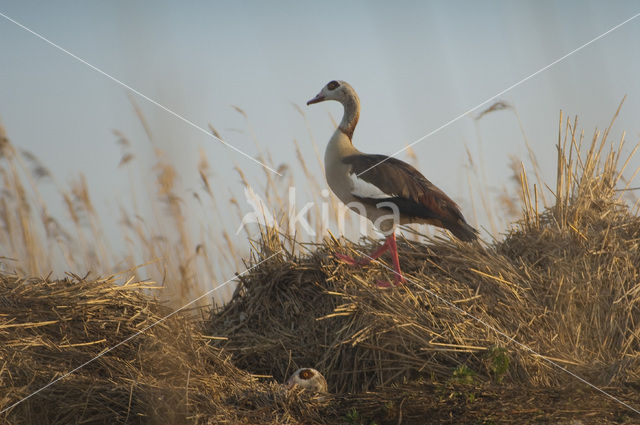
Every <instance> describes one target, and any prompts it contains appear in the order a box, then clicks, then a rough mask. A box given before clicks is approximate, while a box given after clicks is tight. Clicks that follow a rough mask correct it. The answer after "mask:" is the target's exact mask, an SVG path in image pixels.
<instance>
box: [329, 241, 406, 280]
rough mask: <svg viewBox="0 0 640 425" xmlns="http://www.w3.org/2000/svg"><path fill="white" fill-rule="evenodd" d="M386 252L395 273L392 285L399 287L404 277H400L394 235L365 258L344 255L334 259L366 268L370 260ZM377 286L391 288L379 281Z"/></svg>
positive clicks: (338, 255)
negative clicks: (389, 256)
mask: <svg viewBox="0 0 640 425" xmlns="http://www.w3.org/2000/svg"><path fill="white" fill-rule="evenodd" d="M387 250H389V251H390V253H391V261H392V262H393V270H394V271H395V273H394V276H393V284H394V285H396V286H399V285H401V284H403V283H404V282H405V279H404V276H403V275H402V271H401V270H400V259H399V258H398V246H397V244H396V235H395V233H392V234H390V235H389V236H387V239H386V240H385V241H384V243H383V244H382V246H381V247H380V248H378V249H376V250H375V251H374V252H372V253H371V255H369V256H368V257H366V258H360V259H357V260H356V259H355V258H353V257H350V256H348V255H344V254H336V258H338V259H339V260H340V261H342V262H344V263H347V264H349V265H352V266H366V265H367V264H369V263H370V262H371V261H372V260H375V259H377V258H380V256H381V255H382V254H384V253H385V252H386V251H387ZM378 286H380V287H383V288H388V287H390V286H391V284H390V283H389V282H386V281H381V282H378Z"/></svg>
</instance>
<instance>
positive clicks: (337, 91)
mask: <svg viewBox="0 0 640 425" xmlns="http://www.w3.org/2000/svg"><path fill="white" fill-rule="evenodd" d="M354 98H357V95H356V92H355V90H354V89H353V87H351V86H350V85H349V84H348V83H347V82H345V81H340V80H332V81H329V82H328V83H327V85H326V86H324V87H323V88H322V90H320V93H318V94H317V95H316V97H314V98H313V99H311V100H310V101H308V102H307V105H312V104H314V103H319V102H324V101H325V100H336V101H338V102H340V103H342V104H345V103H346V102H347V101H348V100H350V99H354Z"/></svg>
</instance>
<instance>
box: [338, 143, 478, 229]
mask: <svg viewBox="0 0 640 425" xmlns="http://www.w3.org/2000/svg"><path fill="white" fill-rule="evenodd" d="M382 161H384V162H382ZM343 162H344V163H345V164H349V165H351V169H350V174H349V177H350V179H351V181H352V183H353V189H352V191H351V194H352V195H353V196H355V197H356V198H358V199H360V200H361V201H362V202H367V203H369V204H373V205H377V204H378V203H380V202H392V203H394V204H395V205H396V206H397V207H398V209H399V211H400V214H401V215H402V216H404V217H406V218H408V219H414V218H415V219H422V220H424V221H427V222H429V223H430V224H433V225H436V226H439V227H444V228H446V229H448V230H450V231H451V232H452V233H453V234H454V235H456V236H457V237H458V238H459V239H461V240H473V239H475V238H476V233H477V231H476V230H475V229H473V227H471V226H469V225H468V224H467V222H466V221H465V219H464V217H463V216H462V213H461V212H460V208H459V207H458V205H457V204H456V203H455V202H454V201H453V200H452V199H451V198H449V197H448V196H447V195H446V194H445V193H444V192H443V191H442V190H440V189H438V187H436V186H435V185H434V184H433V183H431V182H430V181H429V180H427V179H426V178H425V177H424V176H423V175H422V174H421V173H420V172H419V171H418V170H416V169H415V168H414V167H413V166H411V165H410V164H407V163H406V162H404V161H401V160H399V159H396V158H393V157H387V156H385V155H370V154H357V155H349V156H347V157H345V158H343Z"/></svg>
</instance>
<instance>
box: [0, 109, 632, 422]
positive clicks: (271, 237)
mask: <svg viewBox="0 0 640 425" xmlns="http://www.w3.org/2000/svg"><path fill="white" fill-rule="evenodd" d="M239 113H243V111H241V110H239ZM141 122H143V123H144V117H142V116H141ZM560 122H561V123H562V127H561V129H560V131H559V139H558V145H557V148H558V168H557V169H558V173H557V178H556V184H555V185H554V187H553V191H552V192H553V199H552V200H551V201H550V200H549V199H547V202H546V203H545V202H544V201H543V196H542V193H543V192H544V191H545V190H547V189H546V188H545V186H544V183H543V182H541V181H540V180H539V178H538V179H535V183H532V182H530V181H529V178H528V176H527V174H526V172H525V171H524V167H523V166H522V165H521V166H520V167H519V168H518V167H515V166H514V167H513V169H514V178H515V180H516V181H517V182H518V184H519V191H520V193H519V194H518V195H517V196H509V197H508V199H505V202H511V203H512V204H511V205H510V206H509V208H510V209H511V213H513V211H515V209H514V205H519V206H520V210H521V214H520V216H521V217H520V218H519V220H517V221H516V222H514V223H513V224H512V226H511V227H510V228H509V230H508V232H507V234H506V235H505V236H504V237H501V238H496V239H495V240H494V241H492V242H490V243H482V244H480V243H478V244H461V243H458V242H455V241H450V240H448V239H446V238H441V237H435V238H434V237H426V236H425V235H422V234H420V233H419V232H418V231H416V230H415V229H413V230H411V229H408V230H407V231H406V233H405V234H406V235H408V236H409V237H406V238H403V239H402V240H401V241H400V243H399V249H400V257H401V261H402V267H403V270H404V271H405V272H406V273H407V276H408V277H409V278H410V282H409V283H408V284H407V285H405V286H403V287H400V288H393V289H389V290H383V289H380V288H378V287H377V286H376V285H375V282H376V281H377V280H378V279H380V278H384V277H386V278H388V277H389V273H390V271H389V270H388V269H387V268H385V264H384V263H380V262H377V263H374V264H372V265H371V266H368V267H365V268H356V269H354V268H351V267H348V266H346V265H344V264H341V263H339V262H337V261H336V260H335V258H334V254H335V253H336V252H349V253H351V254H358V253H359V252H368V251H369V250H371V249H372V248H373V246H374V245H376V244H377V243H379V242H377V241H374V240H373V239H370V238H369V239H364V240H362V241H361V242H359V243H352V242H348V241H347V240H345V239H342V238H340V239H336V238H333V237H331V238H324V239H321V238H320V236H318V238H317V239H316V240H304V241H300V240H297V239H296V237H295V234H296V232H295V231H294V232H292V233H288V232H287V229H286V227H283V226H280V227H279V229H280V230H281V231H284V232H285V233H284V234H283V233H280V232H278V231H276V230H275V229H273V228H271V229H268V228H263V229H262V232H261V234H260V235H259V237H258V238H256V240H255V242H254V243H253V249H252V251H251V255H250V256H249V259H248V260H247V264H241V263H240V260H239V257H240V255H239V254H238V253H239V252H241V250H240V249H238V247H235V246H233V244H232V243H231V242H230V238H229V237H228V235H227V237H224V235H223V237H222V238H218V239H217V240H216V241H213V242H210V243H208V242H202V241H198V240H194V238H193V233H192V229H190V225H189V222H188V221H187V220H186V219H185V217H186V216H185V213H184V210H183V209H184V206H183V202H182V201H183V200H181V199H180V198H179V197H178V196H177V193H178V192H177V190H176V186H175V184H176V180H175V178H176V173H175V170H174V169H173V167H172V166H171V164H170V163H169V162H168V160H167V159H166V158H165V156H163V154H162V153H161V152H159V151H156V154H157V156H156V160H157V161H156V167H155V176H156V177H157V182H156V183H155V189H156V191H155V192H154V193H155V194H157V195H158V196H160V199H161V202H162V205H163V206H164V209H157V210H154V211H165V212H166V215H164V216H160V215H159V216H158V217H147V218H146V220H142V219H139V218H136V217H135V214H134V213H132V212H127V213H126V214H125V218H126V219H127V220H126V221H125V225H126V227H127V229H128V230H127V231H128V232H129V233H127V234H128V235H130V240H131V241H132V242H131V245H130V247H131V249H132V251H135V250H136V249H137V247H142V248H143V249H144V251H143V253H144V255H143V259H144V260H145V261H147V260H148V261H151V260H155V262H154V263H153V264H151V266H150V267H149V268H148V269H147V272H149V274H152V275H153V274H156V275H158V276H160V277H161V279H162V280H161V282H163V285H159V286H160V287H161V288H162V289H161V290H160V291H159V292H158V290H157V289H154V288H151V287H152V286H155V285H152V284H151V283H149V282H147V281H145V280H142V279H140V278H139V277H137V276H138V275H139V273H140V272H139V271H138V269H136V268H135V267H133V266H134V264H135V263H134V261H133V259H135V258H137V257H135V256H134V255H133V254H132V256H131V261H130V262H125V264H126V265H127V267H131V268H130V270H129V271H128V272H127V273H125V274H123V275H117V276H112V277H109V278H105V279H95V278H91V277H85V278H80V277H78V276H75V275H70V276H69V278H68V279H65V280H52V279H48V278H44V279H43V278H33V279H26V278H24V277H22V276H24V275H38V273H36V271H42V270H48V269H47V268H50V267H51V266H52V261H53V259H52V258H51V257H50V256H48V255H47V253H48V252H51V250H52V249H53V248H55V252H56V253H57V255H61V256H63V257H65V258H67V260H68V261H69V262H70V263H68V264H70V265H75V266H77V267H78V269H82V270H86V269H87V268H89V269H91V267H89V265H92V264H93V263H94V262H99V261H101V260H102V258H109V254H111V251H110V250H109V247H107V246H104V245H102V246H101V245H99V244H96V241H99V240H100V237H101V225H100V222H99V220H98V216H97V214H96V212H95V207H94V206H93V205H94V204H93V202H92V200H91V197H90V195H89V191H88V188H87V185H86V183H85V182H84V181H83V180H82V179H79V180H77V181H76V183H74V184H73V185H72V187H71V188H70V190H62V189H60V192H61V193H62V194H63V195H64V199H65V202H66V203H67V205H68V212H69V215H70V217H71V218H72V220H73V221H74V223H75V226H76V227H77V229H81V231H78V232H74V233H75V234H77V235H78V236H77V237H73V238H72V237H70V236H69V235H68V233H69V232H66V231H64V230H63V229H62V226H59V225H57V224H56V223H57V222H56V221H55V220H54V219H53V218H52V217H50V216H49V215H48V209H47V206H46V204H45V203H44V201H41V198H40V197H39V196H38V184H37V182H36V179H35V177H34V176H36V175H48V174H47V172H46V169H44V167H40V168H38V167H36V168H34V166H33V164H31V168H32V170H33V173H30V172H28V169H29V167H27V165H26V164H25V163H24V162H23V158H22V157H23V155H20V154H19V153H18V152H17V151H16V150H15V148H13V146H12V145H11V143H10V142H9V141H8V139H7V138H6V136H5V135H4V133H2V134H0V147H1V148H2V155H3V161H4V162H3V167H2V168H0V173H1V178H2V179H3V182H4V184H5V188H6V191H7V193H8V194H9V195H10V196H8V197H4V198H3V199H2V201H1V202H2V203H0V220H1V221H2V225H3V226H2V231H0V239H1V241H0V242H1V243H2V244H3V246H6V247H9V249H8V252H10V253H11V256H13V257H16V258H18V259H19V260H20V261H19V262H18V264H20V267H18V270H17V271H18V272H17V273H9V272H7V273H4V275H2V276H0V305H1V306H2V310H1V311H0V387H1V388H3V389H6V391H0V410H2V409H6V408H8V407H10V408H9V409H8V410H7V411H6V412H4V413H3V414H2V415H0V420H2V421H3V422H4V423H11V424H14V423H15V424H22V423H24V424H28V423H43V424H63V423H65V424H66V423H203V424H205V423H206V424H214V423H231V424H235V423H238V424H240V423H250V424H258V425H260V424H303V423H305V424H306V423H318V424H335V423H348V424H350V425H356V424H357V425H365V424H366V425H371V424H372V421H375V423H376V424H378V425H381V424H398V423H402V424H422V423H425V421H432V422H437V423H452V424H453V423H513V424H516V423H531V422H538V423H570V422H569V421H570V420H573V419H579V420H580V421H582V422H581V423H634V422H635V421H637V418H638V416H635V414H634V413H633V411H631V410H630V409H628V408H626V407H624V406H623V405H621V404H619V403H617V402H616V401H614V400H613V399H611V398H607V397H606V396H605V395H603V394H601V393H599V392H597V391H595V390H593V389H592V388H590V387H587V386H585V385H583V384H582V383H580V382H579V381H577V380H576V379H575V378H573V377H571V376H570V375H568V374H567V373H565V372H564V371H562V370H560V369H559V368H558V367H556V366H554V364H556V365H559V366H561V367H563V368H566V369H567V370H568V371H570V372H572V373H575V374H577V375H579V376H582V377H583V378H585V379H587V380H589V381H590V382H592V383H593V384H595V385H597V386H599V387H602V388H603V389H604V390H606V391H607V392H609V393H610V394H612V395H614V396H616V397H618V398H620V399H621V400H623V401H625V402H627V403H629V404H630V405H632V406H633V407H635V408H639V407H640V397H639V396H638V392H637V391H638V389H639V387H638V382H640V340H639V338H640V331H639V326H640V310H639V309H638V304H639V297H640V279H639V273H638V264H640V218H638V216H637V204H636V205H635V206H633V207H632V206H630V202H629V199H627V198H623V197H624V196H626V195H627V194H628V192H626V191H623V190H621V189H625V187H628V186H629V182H631V180H632V179H633V175H635V173H633V175H632V177H631V178H629V179H625V178H624V177H623V172H624V171H625V167H626V166H627V164H629V163H630V158H631V155H633V153H634V152H635V149H633V150H632V153H631V155H630V156H629V157H628V158H627V157H622V151H623V147H624V145H623V142H624V137H623V139H622V140H621V141H620V142H619V143H611V142H609V141H608V140H607V136H608V134H609V132H610V128H611V127H609V129H607V130H606V131H605V132H603V133H596V134H595V135H594V137H593V138H592V139H591V140H590V141H588V142H585V141H584V137H583V135H582V134H581V133H579V132H578V130H577V129H576V123H575V121H573V122H571V121H566V122H565V121H564V120H562V119H561V121H560ZM148 134H149V136H150V137H151V133H150V132H148ZM128 143H129V142H128V141H126V139H124V137H121V144H122V145H123V146H124V151H123V164H125V165H130V164H132V163H134V161H135V160H134V158H133V153H131V152H129V151H128V150H127V149H128V148H127V144H128ZM268 157H269V155H268V154H264V155H263V156H262V159H265V158H266V160H267V161H269V158H268ZM300 159H301V155H300ZM531 159H532V162H533V161H534V159H535V158H531ZM27 160H28V161H31V162H32V163H33V162H34V161H37V160H35V159H33V158H31V159H29V158H27ZM534 164H535V163H534ZM301 166H302V167H303V173H304V174H305V175H307V176H308V177H307V178H308V179H310V181H312V180H313V175H314V172H313V171H311V166H310V165H307V164H305V163H304V161H302V160H301ZM36 170H40V171H38V172H36ZM43 170H44V171H43ZM238 172H239V174H240V175H241V177H242V172H241V170H239V169H238ZM477 172H478V173H479V174H478V175H479V176H481V175H482V170H481V169H479V171H477ZM38 173H39V174H38ZM198 173H199V175H200V178H201V180H202V182H203V187H204V191H205V193H208V195H207V196H210V197H211V199H212V202H214V204H215V202H216V200H215V199H214V197H213V193H212V191H211V187H212V186H213V184H212V182H210V178H211V175H210V170H209V167H208V164H207V162H206V159H205V158H204V157H202V158H201V159H200V161H199V165H198ZM534 174H535V173H534ZM290 179H291V176H290V175H289V176H288V177H286V178H285V180H282V181H275V180H273V181H269V180H268V178H267V183H266V186H265V187H264V191H263V192H260V193H261V195H262V196H263V198H264V200H265V202H266V203H267V204H268V205H279V206H283V205H286V202H285V199H286V193H285V192H284V190H286V189H287V186H288V183H289V182H288V180H290ZM25 181H26V183H25ZM245 184H246V185H247V186H249V183H248V181H246V179H245ZM625 185H626V186H625ZM309 187H310V188H313V186H309ZM207 188H208V189H207ZM541 188H545V189H541ZM318 189H319V187H316V188H315V189H313V190H318ZM548 193H549V192H547V196H549V195H548ZM549 197H550V196H549ZM232 203H233V201H232ZM282 211H283V212H282V214H280V215H278V216H277V218H278V219H279V220H280V222H286V220H287V212H286V209H283V210H282ZM330 213H331V214H337V207H332V209H331V211H330ZM217 214H219V213H217ZM333 217H336V216H335V215H333ZM493 217H494V218H495V217H497V215H496V214H494V216H493ZM496 220H497V219H496ZM310 222H311V223H313V226H314V228H316V229H317V230H318V234H319V235H320V234H321V233H320V231H321V230H322V229H321V223H320V220H319V219H318V211H314V213H313V214H311V215H310ZM332 223H334V224H335V219H334V221H333V222H332ZM157 226H159V227H157ZM496 226H497V225H496ZM162 228H164V229H173V230H174V231H175V233H172V237H171V238H169V237H165V235H166V233H158V232H159V229H162ZM176 238H177V239H176ZM425 241H426V242H425ZM194 245H195V246H194ZM102 250H104V253H106V255H107V256H106V257H103V255H102V254H101V252H102ZM223 251H224V252H228V253H232V254H230V256H228V257H222V255H218V253H222V252H223ZM77 253H81V254H82V255H80V256H78V255H77ZM233 253H235V254H233ZM275 253H279V254H277V255H275V256H274V257H273V258H272V259H269V260H268V261H266V262H264V263H261V264H259V265H257V267H255V268H252V269H251V270H250V271H249V272H248V273H246V274H243V275H241V276H240V277H239V286H238V287H237V289H236V291H235V294H234V296H233V299H232V300H231V301H230V302H229V303H228V304H227V305H225V306H224V307H214V308H213V309H212V310H211V312H210V314H209V315H208V316H207V315H205V316H204V319H203V316H202V315H201V316H198V314H197V313H198V312H200V311H201V310H195V311H190V312H188V314H182V313H180V314H177V315H174V316H171V317H169V318H168V319H166V320H163V321H161V322H160V323H159V324H157V325H156V326H153V327H151V328H149V329H146V328H147V327H148V326H150V325H152V324H154V323H156V322H158V321H159V320H161V319H162V318H163V317H165V316H166V315H167V314H169V313H170V312H171V311H172V310H171V309H170V308H169V307H168V306H167V305H166V304H164V303H161V302H158V301H156V300H155V298H154V297H153V296H158V295H159V296H160V298H162V299H166V298H172V297H174V302H175V300H176V299H177V300H185V299H187V300H188V299H189V297H193V294H194V292H195V288H196V287H197V285H198V282H199V281H201V280H202V279H203V276H209V277H212V276H214V275H215V274H216V273H218V272H219V270H220V269H222V268H224V267H223V266H224V265H225V264H226V267H233V268H234V269H236V270H240V269H242V268H244V267H246V266H247V265H251V264H258V262H259V261H261V260H262V259H266V258H268V257H269V256H270V255H273V254H275ZM158 259H160V260H159V261H158ZM6 261H9V260H6V259H5V262H6ZM109 261H116V260H115V259H110V260H109ZM211 262H215V266H214V265H212V264H211ZM7 264H13V263H7ZM93 266H94V267H98V266H100V264H97V263H96V264H93ZM6 268H8V266H6V265H5V269H6ZM93 270H96V268H93ZM150 271H153V273H151V272H150ZM124 276H133V277H132V278H131V279H129V278H128V277H127V280H126V282H123V280H124ZM167 293H169V295H167ZM140 331H143V332H141V333H140V335H138V336H136V337H135V338H133V339H130V340H127V338H128V337H130V336H132V335H136V334H137V333H139V332H140ZM511 338H513V340H515V341H518V342H519V343H521V344H524V345H526V346H527V347H530V348H531V349H532V350H533V351H535V353H536V354H532V353H531V352H530V351H528V350H527V349H525V348H523V346H522V345H519V344H518V343H514V342H513V340H512V339H511ZM123 341H125V342H123ZM121 342H122V344H121V345H119V346H118V347H116V348H115V349H113V350H112V351H105V350H107V349H108V348H109V347H113V346H114V345H116V344H119V343H121ZM101 353H102V355H101V356H100V357H98V358H96V359H95V360H93V361H91V362H90V363H87V364H86V365H85V366H83V367H82V368H80V369H78V370H77V371H76V370H74V369H75V368H77V367H78V366H80V365H83V364H84V363H85V362H87V361H90V360H91V359H94V358H95V357H96V356H98V355H100V354H101ZM302 366H309V367H315V368H317V369H319V370H321V371H322V372H323V373H324V374H325V376H326V377H327V381H328V383H329V387H330V390H331V392H332V395H329V396H325V397H313V396H309V395H307V394H304V393H300V392H296V391H289V392H287V391H284V390H283V389H282V387H281V386H280V385H278V384H277V382H282V381H283V380H284V378H285V377H286V376H287V375H288V374H289V373H290V372H292V371H293V370H295V369H297V368H298V367H302ZM71 371H73V373H71V374H69V375H66V376H65V374H67V373H69V372H71ZM60 377H63V378H62V379H60V380H59V381H57V382H55V383H54V384H52V385H51V386H50V387H48V388H46V389H44V390H42V391H41V392H39V393H37V394H35V395H34V396H32V397H31V398H28V399H27V400H25V401H23V402H21V403H19V404H17V405H15V406H14V407H11V406H12V405H13V404H14V403H16V402H18V401H20V400H21V399H22V398H23V397H25V396H28V395H29V394H30V393H31V392H32V391H35V390H37V389H39V388H42V387H43V386H45V385H47V384H48V383H50V382H52V381H53V380H55V379H57V378H60ZM425 418H426V419H425Z"/></svg>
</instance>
